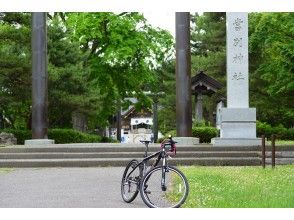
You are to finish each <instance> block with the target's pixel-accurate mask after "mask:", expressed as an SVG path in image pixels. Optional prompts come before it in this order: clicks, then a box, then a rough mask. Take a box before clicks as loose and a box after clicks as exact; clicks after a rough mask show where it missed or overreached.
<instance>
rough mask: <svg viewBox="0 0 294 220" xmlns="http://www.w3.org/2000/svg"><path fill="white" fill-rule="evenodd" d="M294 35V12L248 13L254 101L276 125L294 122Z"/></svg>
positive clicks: (264, 118)
mask: <svg viewBox="0 0 294 220" xmlns="http://www.w3.org/2000/svg"><path fill="white" fill-rule="evenodd" d="M293 36H294V14H293V13H252V14H250V16H249V52H250V54H249V55H250V97H251V105H253V106H255V107H256V108H257V118H258V119H259V120H260V121H266V122H268V123H270V124H271V125H273V126H277V125H279V124H283V125H284V126H285V127H293V126H294V111H293V109H294V102H293V97H294V74H293V72H294V62H293V59H294V44H293Z"/></svg>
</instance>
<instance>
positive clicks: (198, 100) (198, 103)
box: [195, 92, 203, 122]
mask: <svg viewBox="0 0 294 220" xmlns="http://www.w3.org/2000/svg"><path fill="white" fill-rule="evenodd" d="M195 101H196V103H195V114H196V115H195V116H196V118H195V119H196V121H198V122H201V121H202V119H203V105H202V101H203V95H202V93H201V92H199V93H197V95H195Z"/></svg>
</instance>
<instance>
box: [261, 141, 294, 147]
mask: <svg viewBox="0 0 294 220" xmlns="http://www.w3.org/2000/svg"><path fill="white" fill-rule="evenodd" d="M271 144H272V142H271V141H266V145H271ZM276 145H292V146H294V141H288V140H276Z"/></svg>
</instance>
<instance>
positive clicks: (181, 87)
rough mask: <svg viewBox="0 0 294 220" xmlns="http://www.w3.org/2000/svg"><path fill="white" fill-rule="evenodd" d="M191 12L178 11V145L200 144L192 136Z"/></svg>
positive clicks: (176, 138) (176, 139)
mask: <svg viewBox="0 0 294 220" xmlns="http://www.w3.org/2000/svg"><path fill="white" fill-rule="evenodd" d="M191 93H192V92H191V51H190V13H189V12H176V116H177V118H176V123H177V126H176V127H177V137H175V138H174V140H175V141H176V142H178V145H182V144H184V145H185V144H188V145H191V144H198V143H199V139H198V138H195V137H192V97H191Z"/></svg>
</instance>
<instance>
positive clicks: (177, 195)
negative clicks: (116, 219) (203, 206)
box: [121, 136, 189, 208]
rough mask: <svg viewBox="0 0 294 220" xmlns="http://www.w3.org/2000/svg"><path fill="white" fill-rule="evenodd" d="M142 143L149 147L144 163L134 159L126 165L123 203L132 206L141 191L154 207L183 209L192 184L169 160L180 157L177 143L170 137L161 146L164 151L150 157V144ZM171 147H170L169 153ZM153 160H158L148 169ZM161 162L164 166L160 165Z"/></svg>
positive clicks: (145, 199)
mask: <svg viewBox="0 0 294 220" xmlns="http://www.w3.org/2000/svg"><path fill="white" fill-rule="evenodd" d="M140 142H141V143H144V144H145V153H144V156H143V160H142V161H140V162H139V161H138V160H136V159H133V160H131V161H130V162H129V163H128V165H127V166H126V168H125V171H124V174H123V177H122V181H121V195H122V198H123V200H124V201H125V202H127V203H130V202H132V201H133V200H134V199H135V198H136V197H137V195H138V193H139V192H140V195H141V198H142V200H143V201H144V203H145V204H146V205H147V206H148V207H150V208H160V207H162V208H165V207H166V208H169V207H170V208H178V207H180V206H181V205H182V204H183V203H184V202H185V200H186V198H187V196H188V193H189V185H188V181H187V178H186V177H185V175H184V174H183V173H182V172H181V171H180V170H179V169H177V168H176V167H174V166H170V165H169V164H168V158H169V157H170V156H174V155H176V145H175V144H176V142H175V141H173V140H172V137H171V136H170V137H169V139H165V140H164V141H163V142H162V143H161V149H160V151H158V152H156V153H153V154H151V155H150V156H148V155H147V153H148V146H149V143H150V141H140ZM167 146H170V150H169V151H167V150H166V147H167ZM156 157H157V158H156ZM152 158H156V160H155V162H154V163H153V164H152V165H151V166H150V167H148V161H149V160H150V159H152ZM160 161H162V164H161V165H158V164H159V162H160ZM148 168H149V169H148Z"/></svg>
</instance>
